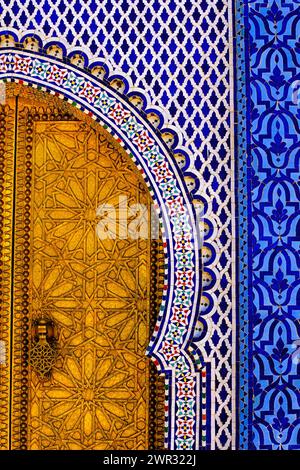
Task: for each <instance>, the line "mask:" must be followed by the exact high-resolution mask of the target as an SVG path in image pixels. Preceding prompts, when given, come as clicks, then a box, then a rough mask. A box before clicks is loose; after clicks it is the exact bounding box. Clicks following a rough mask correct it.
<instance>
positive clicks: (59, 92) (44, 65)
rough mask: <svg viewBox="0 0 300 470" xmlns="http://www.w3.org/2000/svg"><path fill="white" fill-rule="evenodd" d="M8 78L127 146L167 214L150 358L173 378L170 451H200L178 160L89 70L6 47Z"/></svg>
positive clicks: (195, 265) (189, 209)
mask: <svg viewBox="0 0 300 470" xmlns="http://www.w3.org/2000/svg"><path fill="white" fill-rule="evenodd" d="M0 80H1V81H4V82H5V81H14V82H18V83H22V84H24V85H28V86H33V87H38V88H39V89H41V90H43V91H46V92H48V93H51V94H52V95H56V96H58V97H59V98H61V99H63V100H67V101H68V102H69V103H71V104H72V105H74V106H76V107H77V108H79V109H81V110H82V111H84V112H85V113H86V114H88V115H89V116H90V117H92V118H93V119H94V120H95V121H97V122H99V123H100V125H102V126H103V127H104V128H105V129H106V130H107V131H108V132H109V133H110V134H111V135H112V136H114V138H115V139H116V140H117V142H118V143H119V144H120V145H121V146H122V147H124V149H125V150H126V152H127V153H128V154H129V156H130V157H131V158H132V160H133V161H134V162H135V164H136V166H137V168H138V170H139V171H140V172H141V174H142V176H143V178H144V179H145V182H146V185H147V187H148V189H149V192H150V194H151V196H152V199H153V201H154V207H155V209H156V211H157V213H158V216H159V220H160V225H161V230H162V238H163V244H164V255H165V280H164V292H163V301H162V304H161V308H160V313H159V317H158V322H157V324H156V326H155V330H154V335H153V336H152V338H151V341H150V344H149V346H148V349H147V355H148V356H149V357H150V358H151V359H152V360H153V362H154V363H155V365H156V367H157V369H158V371H159V372H160V373H162V374H164V375H165V376H166V384H167V386H168V394H167V396H168V399H167V403H166V424H167V431H166V436H165V444H166V447H167V448H169V449H197V448H199V447H200V446H201V438H200V432H201V430H200V427H201V426H200V423H201V422H202V421H203V416H204V415H203V413H202V406H201V403H199V401H198V400H196V396H198V393H199V390H200V386H202V385H203V382H202V380H201V378H202V377H201V376H202V375H203V374H201V373H200V369H201V366H203V361H202V359H201V353H200V351H199V349H198V348H197V347H196V346H195V345H194V344H192V340H193V334H194V328H195V323H196V321H197V319H198V317H199V312H200V308H199V302H200V295H201V262H200V237H199V228H198V225H197V217H196V213H195V209H194V207H193V204H192V202H191V196H190V193H189V191H188V190H187V187H186V185H185V183H184V180H183V178H182V176H181V174H180V170H179V168H178V166H177V163H176V161H175V159H174V157H173V156H172V155H171V152H170V150H169V148H168V147H167V145H166V143H165V142H164V141H163V139H162V137H161V135H160V134H159V132H158V131H157V130H156V129H155V128H154V127H153V126H152V124H151V123H150V122H149V121H148V120H147V118H146V116H145V115H144V113H143V112H141V111H139V110H138V109H137V108H136V107H135V106H133V105H132V104H131V103H130V101H129V100H128V98H127V97H126V96H122V95H121V94H120V93H119V92H118V91H116V90H115V89H114V88H113V87H112V86H110V85H109V83H108V82H104V81H103V80H101V79H98V78H96V77H95V76H93V75H92V74H91V73H89V72H88V71H87V70H86V69H80V68H78V67H76V66H74V65H72V64H70V63H67V62H63V61H62V60H59V59H57V58H54V57H52V56H49V55H45V54H42V53H40V52H33V51H28V50H24V49H20V48H16V47H4V48H3V49H2V50H1V55H0ZM129 123H130V124H131V125H130V126H129V125H128V124H129ZM132 127H133V129H134V132H132ZM204 323H205V322H204ZM183 405H184V406H183Z"/></svg>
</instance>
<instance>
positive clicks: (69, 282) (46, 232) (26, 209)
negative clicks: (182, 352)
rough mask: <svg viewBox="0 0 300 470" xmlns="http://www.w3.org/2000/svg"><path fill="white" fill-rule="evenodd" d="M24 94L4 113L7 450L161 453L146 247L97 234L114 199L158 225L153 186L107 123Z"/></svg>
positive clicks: (0, 206) (2, 429)
mask: <svg viewBox="0 0 300 470" xmlns="http://www.w3.org/2000/svg"><path fill="white" fill-rule="evenodd" d="M23 88H25V87H22V86H20V85H18V86H17V85H12V84H11V85H10V86H8V87H7V97H6V102H5V104H3V105H2V106H1V113H0V170H1V171H0V176H1V178H0V182H1V187H0V189H1V200H0V227H1V230H2V232H1V275H2V277H1V298H0V301H1V319H0V341H1V345H2V348H4V349H5V360H4V361H3V360H2V361H1V364H0V372H1V382H0V410H1V411H0V439H1V440H0V445H1V448H2V449H26V448H27V449H147V448H149V447H151V446H152V447H153V446H156V447H157V446H158V444H157V442H158V439H157V437H155V438H154V433H153V427H155V428H157V423H158V422H159V418H158V414H159V413H157V412H156V409H157V406H156V405H155V400H156V398H157V397H155V391H153V387H152V388H151V390H152V391H151V393H150V381H151V380H152V381H154V382H155V381H157V380H156V378H153V379H151V376H152V375H153V371H152V372H151V370H150V365H149V360H148V359H147V358H146V357H145V349H146V346H147V343H148V341H149V334H150V331H149V329H150V310H151V309H152V310H153V309H156V308H157V305H156V304H157V302H158V301H157V296H154V301H153V302H152V306H151V307H150V289H151V283H152V288H153V286H155V285H156V284H157V279H156V280H155V279H154V280H153V275H152V276H151V269H150V263H151V241H150V239H149V238H148V239H140V238H137V239H132V238H128V237H126V236H123V237H121V238H120V237H117V238H116V239H110V238H107V239H100V238H99V237H98V236H97V234H96V226H97V223H98V222H99V217H98V216H97V214H96V211H97V208H98V207H99V206H100V205H101V204H110V205H111V206H112V207H115V208H116V211H117V213H118V207H119V206H118V205H119V202H120V199H119V198H120V197H121V198H124V197H126V198H127V200H128V204H129V205H130V206H132V205H133V204H137V203H143V204H144V205H145V206H146V207H147V208H148V209H147V211H148V212H147V214H148V216H149V217H150V197H149V193H148V190H147V187H146V185H145V184H144V182H143V180H142V179H141V177H140V175H139V174H138V172H137V171H136V169H135V167H134V165H133V164H132V162H131V161H130V158H129V157H128V155H127V154H126V152H125V151H124V150H123V149H122V148H121V147H119V146H118V144H116V142H115V141H114V140H113V138H112V137H111V136H110V135H109V134H108V133H107V132H106V131H105V130H104V129H102V128H101V127H100V126H99V125H97V124H95V123H93V122H92V120H90V119H88V118H87V117H85V115H84V114H83V113H81V112H79V111H78V110H75V109H74V108H72V107H71V106H70V105H68V104H67V103H62V102H61V101H60V100H59V99H58V98H51V97H50V96H49V95H48V94H47V95H46V94H43V93H41V92H37V91H34V90H31V89H28V90H27V89H23ZM123 201H124V199H123ZM128 222H130V218H129V221H128V220H127V221H126V220H121V221H120V222H119V223H118V224H117V230H118V229H119V228H120V227H121V226H122V227H123V229H124V224H125V225H126V224H128ZM122 227H121V229H122ZM152 250H153V247H152ZM155 302H156V303H155ZM43 328H44V330H43ZM42 330H43V331H44V332H45V331H46V333H45V334H44V337H43V334H42ZM45 335H46V336H45ZM42 337H43V342H44V345H46V346H45V347H44V346H43V347H42V346H41V344H42ZM45 338H46V339H45ZM39 348H40V349H39ZM43 348H44V349H43ZM47 348H48V349H47ZM45 351H46V352H45ZM47 351H48V352H47ZM2 356H3V354H2ZM2 356H1V357H2ZM2 359H3V357H2ZM151 374H152V375H151ZM156 390H158V392H156V393H158V395H159V396H160V397H161V398H160V401H161V402H162V401H163V392H162V389H161V387H160V388H159V387H157V385H156ZM159 390H160V391H159ZM151 400H152V401H151ZM156 401H157V400H156ZM151 403H152V404H151ZM150 408H151V410H152V411H151V412H150V411H149V410H150ZM151 420H152V421H153V423H154V424H151ZM155 420H156V421H155ZM160 420H161V416H160ZM160 423H161V424H162V421H160ZM149 429H152V434H151V435H150V434H149ZM154 441H155V442H154Z"/></svg>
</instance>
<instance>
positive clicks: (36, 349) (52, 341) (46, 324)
mask: <svg viewBox="0 0 300 470" xmlns="http://www.w3.org/2000/svg"><path fill="white" fill-rule="evenodd" d="M54 331H55V328H54V323H53V321H52V320H49V319H46V318H40V319H37V320H35V321H34V323H33V339H32V345H31V350H30V359H29V362H30V364H31V366H32V367H33V368H34V369H35V371H36V372H37V373H38V374H39V375H40V377H41V378H42V379H47V378H49V376H50V373H51V369H52V367H53V366H54V363H55V361H56V358H57V353H58V351H57V340H56V338H55V335H54Z"/></svg>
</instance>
